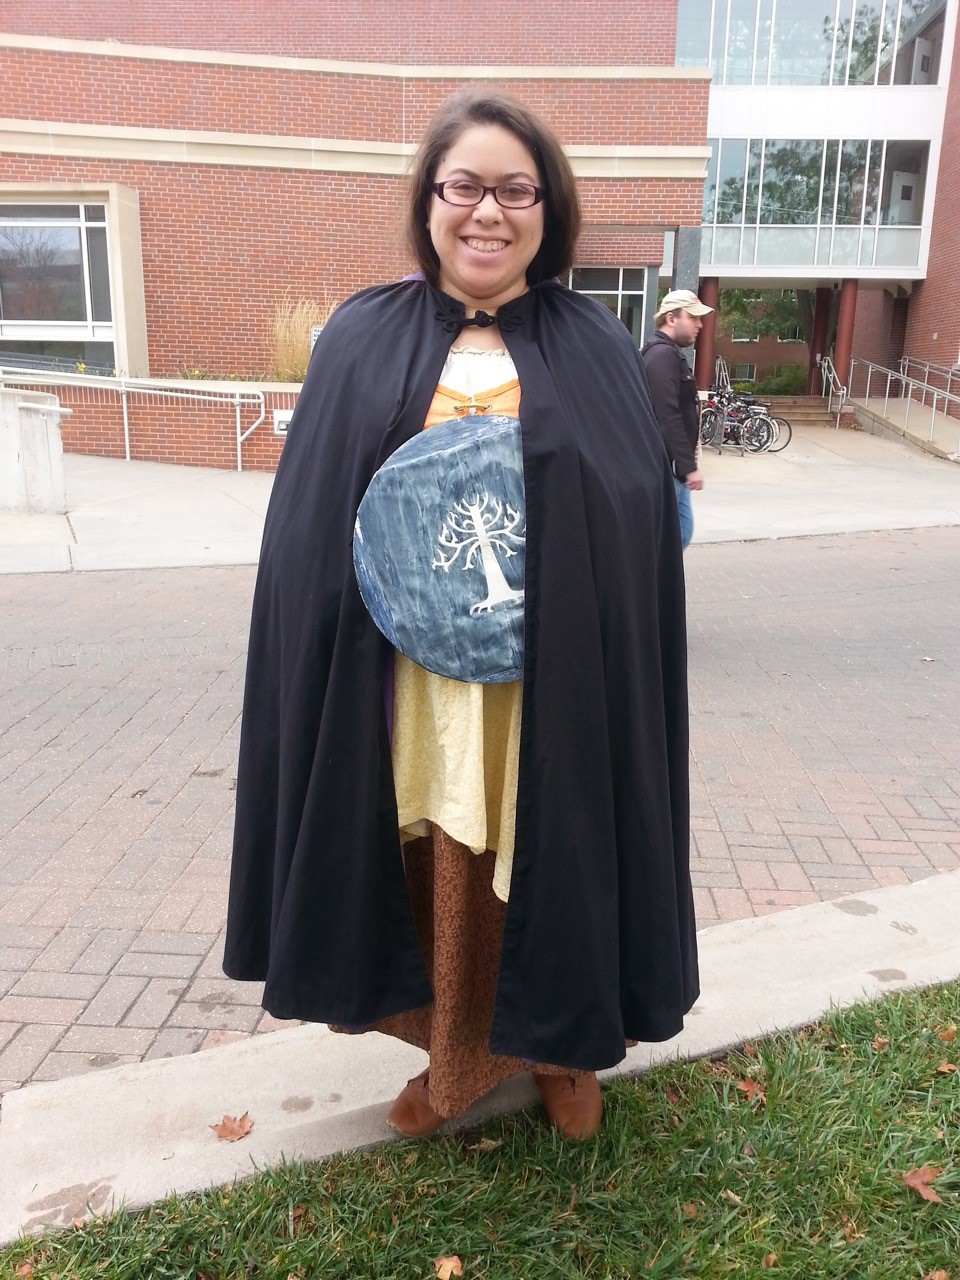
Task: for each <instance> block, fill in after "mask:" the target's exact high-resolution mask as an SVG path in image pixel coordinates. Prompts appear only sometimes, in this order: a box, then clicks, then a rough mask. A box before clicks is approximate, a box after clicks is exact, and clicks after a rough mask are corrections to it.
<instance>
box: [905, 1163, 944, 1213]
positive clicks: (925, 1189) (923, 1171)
mask: <svg viewBox="0 0 960 1280" xmlns="http://www.w3.org/2000/svg"><path fill="white" fill-rule="evenodd" d="M941 1173H943V1170H942V1169H934V1168H933V1167H932V1166H931V1165H929V1164H925V1165H923V1167H922V1168H920V1169H908V1170H907V1172H906V1173H905V1174H903V1181H904V1183H905V1185H906V1186H908V1187H910V1189H911V1190H912V1191H916V1193H917V1195H918V1196H920V1198H921V1199H923V1200H930V1201H932V1202H933V1203H934V1204H942V1203H943V1201H942V1200H941V1199H940V1197H939V1196H938V1195H937V1193H936V1192H935V1191H934V1189H933V1187H931V1186H930V1183H931V1182H933V1180H934V1179H935V1178H939V1177H940V1175H941Z"/></svg>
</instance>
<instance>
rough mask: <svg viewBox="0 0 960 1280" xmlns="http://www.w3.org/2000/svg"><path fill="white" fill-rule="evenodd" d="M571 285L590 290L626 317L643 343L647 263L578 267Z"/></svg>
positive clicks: (613, 309)
mask: <svg viewBox="0 0 960 1280" xmlns="http://www.w3.org/2000/svg"><path fill="white" fill-rule="evenodd" d="M569 283H570V287H571V288H572V289H576V291H577V292H578V293H588V294H590V296H591V297H594V298H596V300H597V301H598V302H602V303H603V305H604V306H605V307H609V309H610V310H611V311H612V312H613V314H614V315H615V316H619V318H620V319H621V320H622V321H623V323H624V324H625V325H626V326H627V328H628V329H629V330H630V332H631V333H632V334H633V340H634V342H635V343H636V344H637V346H638V347H639V346H641V345H642V343H643V338H644V334H643V300H644V295H645V292H646V283H647V269H646V267H575V268H574V269H573V271H571V273H570V280H569Z"/></svg>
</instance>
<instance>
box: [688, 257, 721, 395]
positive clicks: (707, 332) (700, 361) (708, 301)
mask: <svg viewBox="0 0 960 1280" xmlns="http://www.w3.org/2000/svg"><path fill="white" fill-rule="evenodd" d="M699 298H700V301H701V302H702V303H703V304H704V306H706V307H713V310H712V311H711V312H710V314H709V315H708V316H704V317H703V328H702V329H701V330H700V336H699V337H698V338H697V360H696V364H695V365H694V367H693V372H694V376H695V378H696V379H697V390H698V391H708V390H709V389H710V387H711V385H712V383H713V362H714V360H715V359H716V356H717V304H718V302H719V300H720V281H719V280H718V279H716V278H715V277H712V276H711V277H710V278H708V279H706V280H701V281H700V293H699Z"/></svg>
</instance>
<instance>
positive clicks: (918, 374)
mask: <svg viewBox="0 0 960 1280" xmlns="http://www.w3.org/2000/svg"><path fill="white" fill-rule="evenodd" d="M900 372H901V373H902V374H905V375H906V377H908V378H913V379H914V380H915V381H918V382H919V381H922V382H923V385H924V386H925V387H926V386H931V385H932V381H931V380H932V379H934V378H940V379H942V380H943V386H942V387H939V388H938V390H940V391H946V392H947V394H948V395H949V394H951V392H952V391H953V388H954V387H957V388H960V365H957V364H934V363H933V362H932V361H930V360H917V359H915V357H913V356H901V358H900Z"/></svg>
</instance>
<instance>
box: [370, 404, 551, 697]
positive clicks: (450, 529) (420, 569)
mask: <svg viewBox="0 0 960 1280" xmlns="http://www.w3.org/2000/svg"><path fill="white" fill-rule="evenodd" d="M525 539H526V515H525V507H524V500H523V462H522V457H521V452H520V423H519V422H518V421H517V419H516V418H507V417H500V416H494V415H486V414H478V415H476V416H473V417H467V418H452V419H450V420H449V421H448V422H441V423H439V424H438V425H437V426H435V427H431V428H430V429H429V430H427V431H423V432H421V433H420V434H419V435H418V436H415V437H414V438H413V439H412V440H408V441H407V442H406V444H404V445H401V447H400V448H399V449H398V450H397V451H396V453H394V454H393V455H392V456H391V457H390V458H388V459H387V461H386V462H385V463H384V464H383V466H382V467H381V468H380V470H379V471H378V472H377V473H376V475H375V476H374V477H373V479H372V480H371V481H370V485H369V487H368V488H367V492H366V493H365V494H364V497H363V501H362V502H361V503H360V509H359V511H358V512H357V523H356V527H355V529H354V535H353V563H354V567H355V569H356V574H357V582H358V584H359V586H360V594H361V595H362V596H363V601H364V604H365V605H366V606H367V608H368V609H369V611H370V615H371V617H372V618H373V620H374V622H375V623H376V624H377V626H378V627H379V628H380V630H381V631H382V632H383V634H384V635H385V636H386V637H387V639H388V640H389V641H390V643H391V644H392V645H394V646H395V647H396V648H397V649H399V650H400V652H401V653H403V654H405V655H406V656H407V657H408V658H412V659H413V661H414V662H416V663H419V665H420V666H421V667H426V668H427V670H428V671H435V672H436V673H437V674H438V675H441V676H450V677H451V678H452V679H454V680H466V681H469V682H470V683H474V684H476V683H480V684H496V683H502V682H503V681H506V680H519V679H520V677H521V676H522V674H523V563H524V543H525Z"/></svg>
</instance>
